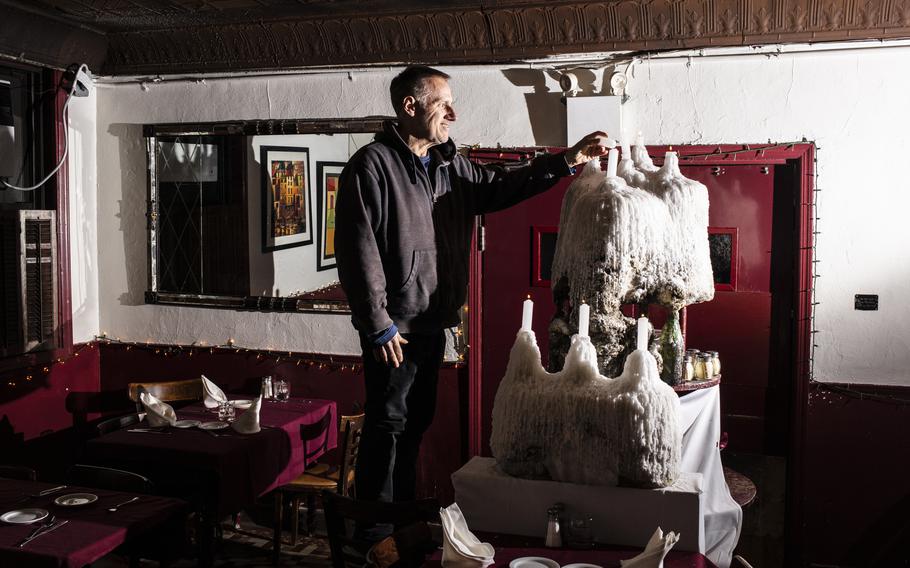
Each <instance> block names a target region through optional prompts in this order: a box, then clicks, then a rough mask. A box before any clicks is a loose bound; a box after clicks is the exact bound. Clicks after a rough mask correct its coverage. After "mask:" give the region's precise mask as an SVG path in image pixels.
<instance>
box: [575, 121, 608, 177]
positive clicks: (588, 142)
mask: <svg viewBox="0 0 910 568" xmlns="http://www.w3.org/2000/svg"><path fill="white" fill-rule="evenodd" d="M606 141H607V133H606V132H601V131H599V130H598V131H597V132H592V133H591V134H588V135H587V136H585V137H584V138H582V139H581V140H579V141H578V142H577V143H576V144H575V145H574V146H572V147H571V148H569V149H568V150H566V163H567V164H569V167H570V168H574V167H575V166H577V165H580V164H584V163H586V162H590V161H591V160H593V159H594V158H599V157H600V156H604V155H606V153H607V152H608V151H609V149H608V148H607V147H606V146H605V143H606Z"/></svg>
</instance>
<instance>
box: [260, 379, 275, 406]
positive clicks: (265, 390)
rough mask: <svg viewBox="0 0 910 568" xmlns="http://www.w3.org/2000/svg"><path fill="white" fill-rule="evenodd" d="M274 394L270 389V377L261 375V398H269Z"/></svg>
mask: <svg viewBox="0 0 910 568" xmlns="http://www.w3.org/2000/svg"><path fill="white" fill-rule="evenodd" d="M273 395H274V391H273V390H272V377H271V376H270V375H269V376H265V377H262V400H269V399H270V398H272V396H273Z"/></svg>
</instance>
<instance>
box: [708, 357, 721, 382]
mask: <svg viewBox="0 0 910 568" xmlns="http://www.w3.org/2000/svg"><path fill="white" fill-rule="evenodd" d="M708 353H710V354H711V361H712V362H713V363H714V376H715V377H716V376H717V375H719V374H720V354H719V353H718V352H717V351H708Z"/></svg>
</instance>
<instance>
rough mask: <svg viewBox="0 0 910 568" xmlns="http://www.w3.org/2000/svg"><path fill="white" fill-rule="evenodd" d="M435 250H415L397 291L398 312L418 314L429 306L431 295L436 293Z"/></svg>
mask: <svg viewBox="0 0 910 568" xmlns="http://www.w3.org/2000/svg"><path fill="white" fill-rule="evenodd" d="M437 284H438V277H437V276H436V251H435V250H415V251H414V253H413V261H412V263H411V270H410V271H409V272H408V276H407V278H406V279H405V281H404V284H402V286H401V289H400V290H399V293H398V302H397V304H398V306H397V307H398V310H396V311H398V313H400V314H408V315H411V314H419V313H422V312H424V311H426V310H427V308H428V307H429V306H430V300H431V297H432V296H433V295H434V294H436V288H437Z"/></svg>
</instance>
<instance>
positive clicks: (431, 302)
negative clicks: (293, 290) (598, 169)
mask: <svg viewBox="0 0 910 568" xmlns="http://www.w3.org/2000/svg"><path fill="white" fill-rule="evenodd" d="M448 79H449V76H448V75H447V74H445V73H443V72H441V71H438V70H436V69H432V68H429V67H424V66H411V67H408V68H407V69H405V70H404V71H402V72H401V74H399V75H398V76H397V77H395V78H394V79H393V80H392V83H391V86H390V92H391V97H392V106H393V107H394V109H395V114H396V116H397V120H396V121H394V122H389V123H387V124H386V125H385V129H384V131H383V132H381V133H379V134H378V135H377V136H376V140H375V141H374V142H372V143H370V144H369V145H367V146H365V147H363V148H361V149H360V150H359V151H358V152H357V153H356V154H354V156H352V157H351V159H350V160H349V161H348V164H347V166H346V167H345V168H344V171H343V172H342V173H341V181H340V184H339V191H338V201H337V204H336V210H335V222H336V232H335V257H336V260H337V263H338V275H339V278H340V280H341V285H342V287H343V288H344V291H345V294H346V295H347V298H348V302H349V304H350V306H351V313H352V316H353V317H352V320H353V323H354V327H355V328H357V330H358V331H359V333H360V342H361V347H362V349H363V364H364V375H365V380H366V405H365V413H366V420H365V423H364V430H363V437H362V438H361V444H360V454H359V458H358V462H357V481H356V491H357V498H358V499H367V500H379V501H393V500H394V501H406V500H412V499H414V497H415V493H414V490H415V485H416V468H417V457H418V452H419V449H420V441H421V438H422V436H423V433H424V432H425V431H426V429H427V428H428V427H429V426H430V423H431V422H432V420H433V414H434V411H435V408H436V383H437V376H438V373H439V367H440V365H441V363H442V356H443V349H444V347H445V336H444V333H443V331H444V329H445V328H447V327H451V326H454V325H457V324H458V321H459V310H460V308H461V306H462V304H463V303H464V300H465V294H466V290H467V283H468V258H469V250H470V245H471V235H472V231H473V227H474V216H475V215H479V214H481V213H489V212H492V211H498V210H500V209H504V208H506V207H509V206H511V205H514V204H516V203H518V202H519V201H522V200H523V199H527V198H529V197H532V196H534V195H536V194H538V193H541V192H543V191H545V190H547V189H549V188H550V187H552V186H553V185H554V184H556V182H557V181H558V180H559V178H560V177H562V176H565V175H569V174H570V173H571V172H572V168H573V167H574V166H576V165H578V164H581V163H584V162H587V161H588V160H591V159H593V158H595V157H597V156H601V155H603V154H605V153H606V151H607V150H606V148H604V147H603V146H601V145H600V143H599V142H600V139H601V138H605V137H606V134H604V133H603V132H595V133H593V134H590V135H588V136H586V137H585V138H584V139H582V140H581V141H580V142H579V143H578V144H576V145H575V146H573V147H572V148H570V149H569V150H568V151H567V152H565V153H563V154H554V155H545V156H542V157H538V158H536V159H535V160H533V161H532V162H531V163H530V164H529V165H527V166H525V167H523V168H520V169H517V170H514V171H511V172H509V173H506V172H505V171H503V170H502V169H500V168H494V167H484V166H479V165H476V164H473V163H472V162H470V161H469V160H467V159H466V158H464V157H463V156H461V155H459V154H457V153H456V148H455V144H454V143H453V142H452V141H451V140H450V139H449V126H450V125H451V123H453V122H455V118H456V115H455V110H454V109H453V108H452V93H451V90H450V89H449V84H448Z"/></svg>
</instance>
